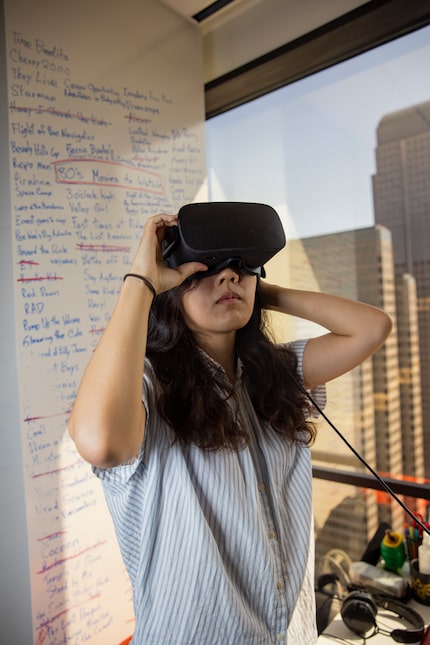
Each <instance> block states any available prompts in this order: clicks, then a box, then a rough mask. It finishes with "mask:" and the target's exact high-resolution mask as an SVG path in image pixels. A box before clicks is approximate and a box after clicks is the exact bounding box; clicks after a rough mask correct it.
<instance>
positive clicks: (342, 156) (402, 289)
mask: <svg viewBox="0 0 430 645" xmlns="http://www.w3.org/2000/svg"><path fill="white" fill-rule="evenodd" d="M429 60H430V28H429V27H426V28H424V29H421V30H418V31H416V32H414V33H412V34H409V35H407V36H405V37H403V38H400V39H397V40H395V41H393V42H391V43H389V44H386V45H384V46H382V47H378V48H375V49H373V50H372V51H370V52H367V53H365V54H363V55H360V56H357V57H356V58H354V59H351V60H349V61H346V62H344V63H341V64H339V65H337V66H335V67H332V68H330V69H328V70H325V71H322V72H320V73H318V74H315V75H313V76H311V77H308V78H306V79H303V80H301V81H298V82H296V83H294V84H292V85H289V86H287V87H285V88H282V89H280V90H277V91H276V92H273V93H271V94H269V95H266V96H264V97H261V98H259V99H257V100H255V101H253V102H251V103H248V104H246V105H243V106H241V107H239V108H236V109H234V110H231V111H230V112H226V113H224V114H222V115H220V116H218V117H215V118H213V119H210V120H209V121H208V122H207V153H208V155H207V158H208V184H209V199H210V200H214V201H216V200H232V201H234V200H237V201H256V202H265V203H268V204H271V205H272V206H273V207H274V208H276V210H277V211H278V213H279V215H280V217H281V219H282V221H283V224H284V228H285V232H286V236H287V240H288V243H287V247H286V249H284V250H283V251H282V252H281V253H280V254H278V255H277V256H276V257H275V258H274V259H273V260H272V261H271V262H269V263H268V266H267V267H266V269H267V274H268V279H269V281H273V282H278V283H280V284H283V285H284V286H291V287H296V288H303V289H313V290H322V291H328V292H331V293H336V294H339V295H343V296H347V297H350V298H355V299H359V300H363V301H366V302H370V303H372V304H375V305H377V306H381V307H383V308H384V309H385V310H386V311H387V312H388V313H390V314H391V315H392V317H393V320H394V322H395V326H394V331H393V333H392V334H391V336H390V338H389V339H388V340H387V342H386V343H385V344H384V346H383V347H382V348H381V349H380V350H379V351H378V352H377V353H376V354H375V356H374V357H373V358H371V359H369V360H368V361H366V362H365V363H364V364H363V365H361V366H360V367H358V368H357V369H356V370H354V371H353V372H351V373H350V374H347V375H345V376H343V377H341V378H339V379H336V380H335V381H333V382H332V383H330V384H329V385H328V396H329V402H328V405H327V409H326V412H327V414H328V416H329V417H330V419H331V420H332V422H333V423H334V424H335V425H336V426H337V427H338V428H339V430H340V431H341V432H342V433H343V434H344V435H345V437H346V438H347V439H348V441H349V442H350V443H351V444H352V445H353V446H354V447H355V448H356V450H358V452H359V453H360V454H361V455H362V456H363V457H364V458H365V459H366V460H367V461H368V462H369V464H370V465H371V466H372V467H373V468H375V469H376V470H377V471H378V472H379V473H380V474H381V475H385V476H389V477H394V478H406V479H410V480H412V481H418V482H422V481H425V480H429V479H430V89H429V84H428V61H429ZM273 325H274V327H275V330H276V334H277V337H278V338H279V340H291V339H294V338H298V337H308V336H312V335H315V334H317V333H320V331H321V330H320V329H316V328H314V327H313V326H312V325H310V324H309V323H305V322H300V321H296V320H295V321H293V322H292V321H285V320H284V319H282V316H278V317H275V316H273ZM312 450H313V459H314V461H315V463H316V464H319V465H324V466H326V467H327V466H329V467H331V468H340V469H343V470H345V469H346V470H348V469H350V470H363V468H364V467H363V466H362V464H361V463H360V462H359V461H358V460H357V458H356V457H355V456H354V455H353V453H352V452H351V451H350V450H349V449H348V447H347V446H346V445H345V444H344V443H343V442H342V441H341V440H340V439H339V437H338V436H337V435H336V434H335V433H334V432H333V430H332V429H331V428H330V427H329V426H328V425H327V423H326V422H325V421H321V423H320V424H319V432H318V439H317V441H316V443H315V446H314V447H313V449H312ZM347 488H348V487H342V486H339V485H337V484H330V483H327V482H321V481H316V482H315V496H314V497H315V514H316V525H317V528H318V527H319V529H320V530H321V528H322V527H323V526H325V523H326V522H327V518H328V517H330V516H333V517H334V516H336V518H337V519H336V522H339V513H341V510H342V508H343V509H344V511H343V515H342V519H341V521H340V523H341V524H343V526H344V527H345V526H346V527H347V529H348V531H351V530H354V531H355V530H356V528H355V525H356V523H357V522H358V525H359V527H360V532H361V533H363V540H364V541H366V539H369V538H370V537H371V536H372V535H373V534H374V532H375V530H376V528H377V526H378V524H379V522H381V521H386V522H388V523H389V524H390V525H391V526H392V527H393V529H395V530H402V529H403V526H404V521H405V519H407V518H405V513H404V511H403V510H402V509H401V507H399V506H398V505H397V504H396V503H395V502H393V503H392V502H391V501H390V500H386V498H385V497H383V496H382V497H378V496H375V495H374V494H364V493H363V492H362V491H360V490H358V489H354V488H351V490H348V491H347ZM381 500H383V501H381ZM408 502H409V503H410V505H411V506H412V507H413V510H417V511H419V512H422V513H426V510H427V509H426V507H425V505H424V507H423V505H422V504H423V503H421V502H414V500H408ZM420 504H421V505H420ZM327 505H328V506H327ZM351 508H354V509H355V511H354V512H355V513H359V514H360V517H358V516H357V518H355V517H354V518H352V514H351ZM351 522H352V523H353V526H352V525H351ZM359 542H360V543H361V540H359ZM357 549H358V550H357V553H356V554H355V555H357V554H358V552H359V551H360V549H359V548H358V547H357Z"/></svg>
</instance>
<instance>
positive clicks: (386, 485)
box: [294, 379, 430, 535]
mask: <svg viewBox="0 0 430 645" xmlns="http://www.w3.org/2000/svg"><path fill="white" fill-rule="evenodd" d="M294 380H295V379H294ZM296 383H297V385H298V386H299V387H300V389H301V390H302V392H304V394H305V395H306V396H307V398H308V399H309V401H310V402H311V403H312V405H313V406H314V408H315V409H316V410H318V412H319V413H320V415H321V416H322V417H323V418H324V419H325V420H326V421H327V423H328V424H329V426H331V428H333V430H334V431H335V432H336V434H337V435H338V436H339V437H340V438H341V439H342V441H343V442H344V443H345V444H346V445H347V446H348V448H349V449H350V450H351V452H353V453H354V455H355V456H356V457H357V459H359V461H361V463H362V464H363V466H365V467H366V468H367V469H368V470H369V471H370V472H371V473H372V475H373V476H374V477H375V478H376V479H377V480H378V482H379V483H380V484H381V486H383V488H385V490H386V491H387V493H389V494H390V495H391V496H392V497H393V499H395V500H396V502H397V503H398V504H400V506H401V507H402V508H403V510H404V511H405V512H406V513H407V514H408V515H409V516H410V517H411V518H412V519H413V520H414V522H416V523H417V524H418V525H419V526H420V527H421V528H422V529H423V531H425V532H426V533H427V534H428V535H430V529H429V528H428V527H427V526H426V525H425V524H423V523H422V522H421V520H420V519H419V518H417V517H416V516H415V515H414V514H413V512H412V511H411V510H410V509H409V508H408V507H407V506H406V504H405V503H404V502H403V501H402V500H401V499H400V497H398V495H396V493H395V492H394V491H393V489H392V488H391V486H390V485H389V484H387V482H386V481H384V479H383V478H382V477H381V476H380V475H378V473H377V472H376V470H374V469H373V468H372V466H371V465H370V464H368V463H367V461H366V460H365V459H364V457H362V456H361V455H360V453H359V452H358V451H357V450H356V449H355V448H354V446H353V445H352V444H351V443H349V441H348V439H346V437H344V436H343V434H342V433H341V431H340V430H338V428H336V426H335V425H334V423H333V422H332V421H330V419H329V418H328V416H327V415H326V414H325V412H324V411H323V410H322V409H321V407H320V406H319V405H318V403H317V402H316V401H315V400H314V399H313V397H312V396H311V394H310V393H309V392H308V390H307V389H306V388H305V387H304V386H303V385H302V384H301V383H300V382H299V381H296Z"/></svg>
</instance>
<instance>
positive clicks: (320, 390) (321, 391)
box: [288, 339, 327, 419]
mask: <svg viewBox="0 0 430 645" xmlns="http://www.w3.org/2000/svg"><path fill="white" fill-rule="evenodd" d="M307 342H308V339H305V340H296V341H294V342H292V343H288V347H290V348H291V349H292V350H293V352H295V354H296V356H297V372H298V374H299V376H300V378H301V381H302V383H303V381H304V378H303V352H304V351H305V347H306V343H307ZM307 391H308V392H309V395H310V397H311V404H312V408H311V417H312V418H314V419H316V418H317V417H318V416H319V410H318V408H320V409H321V410H323V409H324V408H325V406H326V403H327V390H326V386H325V384H323V385H318V386H317V387H314V388H312V389H311V390H307ZM314 403H316V406H318V407H316V406H315V404H314Z"/></svg>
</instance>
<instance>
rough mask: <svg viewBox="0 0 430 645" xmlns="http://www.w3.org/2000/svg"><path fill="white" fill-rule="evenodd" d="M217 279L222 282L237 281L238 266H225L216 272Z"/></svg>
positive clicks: (238, 275) (238, 276)
mask: <svg viewBox="0 0 430 645" xmlns="http://www.w3.org/2000/svg"><path fill="white" fill-rule="evenodd" d="M216 278H217V281H218V282H219V283H220V284H222V283H223V282H226V281H227V282H233V283H236V282H239V279H240V271H239V269H238V268H236V267H233V266H228V267H225V269H222V271H220V272H219V273H217V274H216Z"/></svg>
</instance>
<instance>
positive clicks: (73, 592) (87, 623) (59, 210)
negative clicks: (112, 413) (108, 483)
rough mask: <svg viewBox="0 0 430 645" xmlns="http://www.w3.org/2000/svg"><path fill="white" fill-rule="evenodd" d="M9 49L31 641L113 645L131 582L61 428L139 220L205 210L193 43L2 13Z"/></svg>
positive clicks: (188, 29)
mask: <svg viewBox="0 0 430 645" xmlns="http://www.w3.org/2000/svg"><path fill="white" fill-rule="evenodd" d="M5 35H6V61H5V66H6V72H7V110H8V119H9V128H8V139H9V140H8V153H9V154H8V158H9V177H10V187H9V188H10V193H9V194H10V210H9V213H8V214H7V216H8V217H9V218H10V232H11V239H12V243H11V250H10V256H9V257H10V261H11V264H12V266H10V267H9V270H10V275H11V279H12V284H13V295H14V313H13V317H14V327H15V339H14V338H11V339H10V342H11V343H13V342H16V356H17V358H16V367H17V378H18V394H17V397H16V401H14V402H13V403H14V404H15V406H16V422H17V423H18V426H19V427H11V428H8V429H7V431H8V432H10V433H12V432H13V433H15V434H16V433H19V434H20V437H21V453H22V457H21V458H22V468H21V469H14V475H13V477H15V478H20V482H19V485H20V486H21V488H22V487H23V495H24V496H25V504H26V510H25V519H26V532H27V547H28V553H25V554H24V558H23V560H24V562H28V568H29V571H28V576H29V582H30V589H31V625H32V628H31V629H32V634H33V642H34V643H35V644H36V645H43V644H49V645H57V644H60V643H65V642H67V643H72V644H73V643H75V644H78V643H91V644H92V645H98V644H100V645H110V644H112V645H115V644H118V643H120V642H121V641H122V640H124V639H125V638H126V637H127V636H129V635H130V634H131V633H132V631H133V623H134V615H133V607H132V597H131V590H130V583H129V580H128V576H127V574H126V571H125V568H124V565H123V563H122V560H121V557H120V554H119V549H118V546H117V541H116V537H115V534H114V530H113V526H112V522H111V520H110V517H109V514H108V512H107V508H106V505H105V501H104V498H103V494H102V491H101V486H100V483H99V481H98V480H97V479H96V478H95V477H94V476H93V475H92V473H91V470H90V467H89V465H88V464H86V463H85V462H84V461H83V460H82V459H81V458H80V457H79V455H78V454H77V452H76V450H75V447H74V444H73V442H72V441H71V440H70V438H69V436H68V434H67V421H68V417H69V414H70V409H71V406H72V405H73V401H74V398H75V396H76V392H77V388H78V385H79V382H80V378H81V376H82V373H83V370H84V368H85V366H86V364H87V363H88V360H89V358H90V356H91V353H92V351H93V350H94V348H95V346H96V345H97V342H98V340H99V338H100V336H101V334H102V333H103V329H104V327H105V325H106V323H107V321H108V319H109V316H110V312H111V311H112V309H113V306H114V303H115V301H116V298H117V296H118V293H119V290H120V287H121V284H122V276H123V274H124V273H125V272H126V271H127V268H128V267H129V265H130V263H131V260H132V257H133V255H134V252H135V249H136V247H137V242H138V240H139V238H140V235H141V232H142V228H143V224H144V222H145V220H146V218H147V217H148V216H149V215H151V214H154V213H157V212H168V213H173V212H177V210H178V208H179V207H180V206H181V205H182V204H184V203H187V202H190V201H194V200H195V199H197V198H198V199H202V198H204V196H205V195H204V187H205V170H204V168H205V151H204V94H203V69H202V56H201V42H200V34H199V32H198V30H197V28H196V27H195V26H194V25H192V24H191V23H188V22H187V21H185V20H183V19H182V18H180V17H178V16H176V15H175V14H174V13H172V12H171V11H170V10H169V9H167V8H165V7H163V6H162V5H160V4H159V3H158V2H156V1H155V0H154V1H151V0H145V2H142V1H140V2H137V1H135V0H123V1H122V2H119V3H115V2H112V1H110V0H109V1H106V0H91V1H90V2H87V1H85V2H83V1H82V0H75V2H73V3H58V2H52V1H51V0H38V2H32V1H31V0H5ZM4 217H5V213H4V211H2V220H3V218H4ZM2 378H3V379H4V378H5V375H4V374H3V373H2ZM21 478H23V482H22V479H21ZM11 484H13V478H12V481H11ZM3 634H4V632H3Z"/></svg>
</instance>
